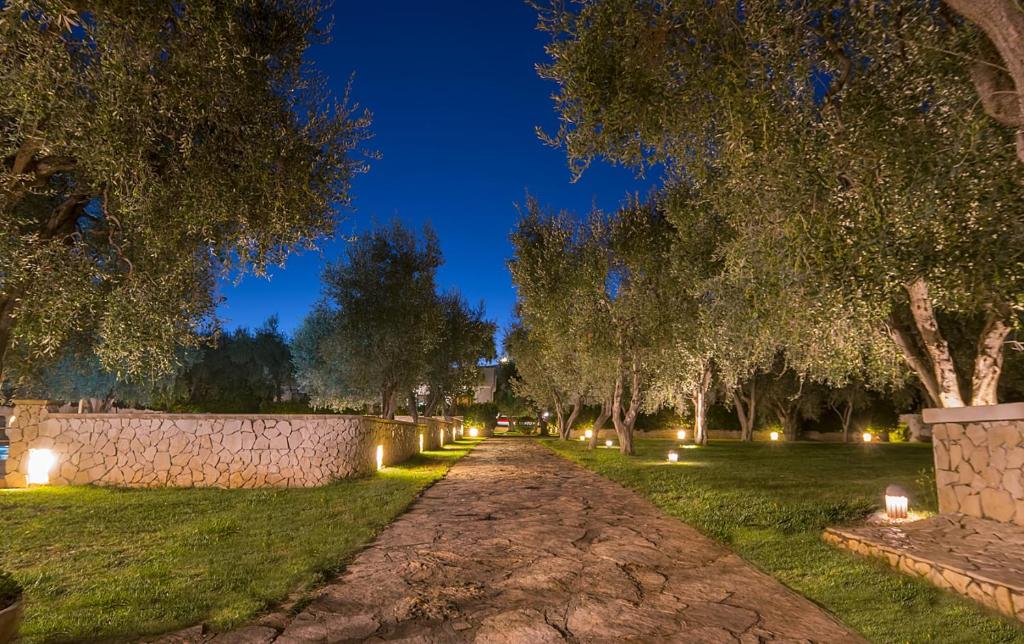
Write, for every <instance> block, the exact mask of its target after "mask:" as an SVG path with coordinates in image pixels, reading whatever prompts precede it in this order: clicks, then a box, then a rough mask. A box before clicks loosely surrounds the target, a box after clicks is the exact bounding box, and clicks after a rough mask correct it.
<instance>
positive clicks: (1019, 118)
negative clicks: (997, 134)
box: [945, 0, 1024, 161]
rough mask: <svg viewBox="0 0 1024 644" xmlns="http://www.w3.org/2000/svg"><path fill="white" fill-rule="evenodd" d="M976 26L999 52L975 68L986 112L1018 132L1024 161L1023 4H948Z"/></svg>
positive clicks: (975, 0) (971, 0)
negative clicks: (1022, 97)
mask: <svg viewBox="0 0 1024 644" xmlns="http://www.w3.org/2000/svg"><path fill="white" fill-rule="evenodd" d="M945 2H946V4H947V5H949V7H951V8H952V9H953V10H954V11H956V12H957V13H959V14H960V15H962V16H963V17H964V18H967V19H968V20H970V21H971V22H973V23H974V24H975V25H977V27H978V28H979V29H981V31H982V32H984V34H985V35H986V36H988V40H989V42H990V43H991V44H992V46H993V47H994V49H995V52H994V53H995V54H997V55H991V56H987V58H988V60H981V61H979V62H977V63H975V64H974V65H973V66H972V68H971V79H972V80H973V81H974V87H975V89H977V90H978V97H979V98H980V99H981V104H982V107H984V109H985V112H986V113H987V114H988V115H989V116H991V117H992V118H993V119H995V120H996V121H998V122H999V123H1001V124H1003V125H1006V126H1008V127H1013V128H1017V158H1018V159H1020V160H1021V161H1024V108H1022V107H1024V103H1022V101H1021V95H1022V94H1024V10H1022V9H1021V4H1020V2H1019V0H945Z"/></svg>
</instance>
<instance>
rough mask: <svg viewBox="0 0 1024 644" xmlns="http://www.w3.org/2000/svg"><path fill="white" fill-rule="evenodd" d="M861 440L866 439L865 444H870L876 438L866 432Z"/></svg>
mask: <svg viewBox="0 0 1024 644" xmlns="http://www.w3.org/2000/svg"><path fill="white" fill-rule="evenodd" d="M861 438H862V439H864V442H865V443H870V442H871V441H872V440H873V439H874V438H875V437H874V436H872V435H871V432H864V435H863V436H861Z"/></svg>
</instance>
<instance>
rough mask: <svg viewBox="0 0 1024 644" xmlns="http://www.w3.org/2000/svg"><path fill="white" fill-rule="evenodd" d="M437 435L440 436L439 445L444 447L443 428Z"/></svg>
mask: <svg viewBox="0 0 1024 644" xmlns="http://www.w3.org/2000/svg"><path fill="white" fill-rule="evenodd" d="M439 436H440V437H441V447H444V430H443V429H442V430H441V431H440V432H439Z"/></svg>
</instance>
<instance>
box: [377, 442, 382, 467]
mask: <svg viewBox="0 0 1024 644" xmlns="http://www.w3.org/2000/svg"><path fill="white" fill-rule="evenodd" d="M377 469H378V470H382V469H384V446H383V445H378V446H377Z"/></svg>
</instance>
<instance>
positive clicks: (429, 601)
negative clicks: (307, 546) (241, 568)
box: [215, 438, 862, 644]
mask: <svg viewBox="0 0 1024 644" xmlns="http://www.w3.org/2000/svg"><path fill="white" fill-rule="evenodd" d="M266 623H267V622H264V624H266ZM276 626H277V628H268V627H267V626H265V625H264V626H251V627H249V628H247V629H243V630H242V631H239V632H236V633H233V634H227V635H222V636H220V637H218V638H216V639H215V641H219V642H228V641H234V642H240V641H247V642H252V641H263V642H271V641H273V642H275V643H276V644H291V643H299V642H345V641H372V642H373V641H382V640H388V641H395V640H400V641H405V642H522V643H526V644H543V643H546V642H563V641H566V642H623V641H643V642H688V643H698V642H742V643H748V642H749V643H757V642H766V641H770V642H829V643H837V642H861V641H862V640H861V639H860V638H859V637H858V636H857V635H855V634H853V633H851V632H850V631H849V630H848V629H847V628H845V627H844V626H843V625H841V624H840V623H839V622H837V621H836V620H835V619H834V618H833V617H831V616H830V615H829V614H828V613H826V612H825V611H824V610H822V609H821V608H819V607H818V606H816V605H815V604H813V603H811V602H810V601H808V600H806V599H803V598H802V597H799V596H798V595H796V594H794V593H792V592H790V591H789V590H787V589H786V588H784V587H783V586H782V585H781V584H779V583H778V582H776V581H774V580H773V579H772V578H770V577H768V576H767V575H765V574H763V573H761V572H759V571H757V570H755V569H754V568H752V567H751V566H750V565H749V564H747V563H745V562H744V561H743V560H742V559H740V558H739V557H737V556H736V555H734V554H732V553H730V552H729V551H728V550H726V549H725V548H723V547H721V546H719V545H717V544H715V543H713V542H712V541H710V540H709V539H707V538H705V537H703V536H701V535H700V534H698V533H697V532H696V531H694V530H692V529H691V528H689V527H687V526H686V525H684V524H682V523H680V522H679V521H677V520H675V519H671V518H668V517H666V516H664V515H663V514H661V513H660V512H659V511H658V510H656V509H655V508H654V507H653V506H651V505H650V504H649V503H648V502H646V501H645V500H643V499H641V498H640V497H639V496H637V495H636V494H634V493H632V492H630V491H628V490H625V489H624V488H622V487H621V486H619V485H617V484H615V483H612V482H611V481H608V480H607V479H604V478H602V477H600V476H598V475H596V474H594V473H592V472H590V471H587V470H585V469H583V468H580V467H578V466H576V465H573V464H571V463H569V462H568V461H566V460H564V459H562V458H561V457H559V456H557V455H555V454H553V453H552V452H550V451H549V450H547V449H546V448H545V447H543V446H541V445H537V444H536V443H534V442H533V441H530V440H524V439H512V438H504V439H501V438H496V439H490V440H488V441H485V442H484V443H482V444H481V445H480V446H479V447H477V448H476V449H475V450H474V451H473V452H472V453H471V454H470V455H469V456H467V457H466V458H464V459H462V460H461V461H460V462H459V463H458V464H456V465H455V467H453V468H452V470H451V471H450V473H449V474H448V477H447V478H446V479H445V480H443V481H441V482H439V483H438V484H436V485H435V486H434V487H432V488H430V489H429V490H428V491H427V492H426V493H425V494H424V495H423V496H422V497H421V498H420V499H419V500H418V501H417V502H416V503H415V504H414V505H413V506H412V508H411V509H410V510H409V512H407V513H406V514H405V515H403V516H402V517H401V518H399V519H398V520H397V521H395V522H394V523H393V524H392V525H391V526H390V527H389V528H387V530H385V531H384V532H383V533H382V534H381V535H380V538H378V539H377V541H376V542H374V543H373V545H372V546H370V547H369V548H368V549H367V550H365V551H364V552H362V553H361V554H360V555H359V556H358V557H357V558H356V559H355V561H354V562H353V563H352V564H351V565H350V566H349V567H348V569H347V570H346V572H345V573H344V575H343V576H342V577H340V578H339V579H337V580H336V581H335V582H333V583H332V584H331V585H329V586H327V587H326V588H325V589H323V591H321V592H320V593H319V595H318V596H317V597H316V598H315V599H314V600H313V601H312V603H310V604H309V605H308V606H307V607H306V608H305V609H304V610H303V611H302V612H301V613H300V614H299V615H298V616H296V617H295V618H294V619H292V620H291V621H290V623H281V624H277V625H276ZM281 628H283V632H280V633H279V632H278V631H279V630H280V629H281Z"/></svg>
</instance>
